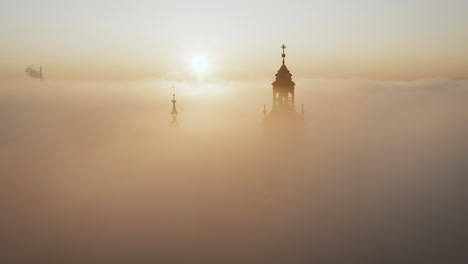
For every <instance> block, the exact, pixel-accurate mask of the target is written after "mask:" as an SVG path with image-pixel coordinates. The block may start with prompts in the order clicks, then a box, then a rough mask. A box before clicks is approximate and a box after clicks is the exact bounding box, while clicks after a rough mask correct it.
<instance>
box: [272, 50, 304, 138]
mask: <svg viewBox="0 0 468 264" xmlns="http://www.w3.org/2000/svg"><path fill="white" fill-rule="evenodd" d="M281 48H282V49H283V54H282V55H281V56H282V57H283V62H282V65H281V67H280V69H279V70H278V72H277V73H276V80H275V81H274V82H273V83H272V85H273V105H272V109H271V112H270V113H268V111H267V110H266V106H264V107H263V115H264V117H263V126H264V130H265V131H264V132H265V136H266V137H269V138H275V139H276V138H285V139H286V138H292V139H298V138H302V136H303V131H304V106H302V110H301V114H299V113H298V112H296V104H295V101H294V100H295V97H294V89H295V86H296V84H295V83H294V82H293V81H292V74H291V72H290V71H289V69H288V67H286V64H285V57H286V54H285V49H286V46H285V45H284V44H283V45H282V46H281Z"/></svg>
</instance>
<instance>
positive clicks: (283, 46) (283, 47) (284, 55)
mask: <svg viewBox="0 0 468 264" xmlns="http://www.w3.org/2000/svg"><path fill="white" fill-rule="evenodd" d="M281 48H282V49H283V55H281V57H283V65H284V58H285V57H286V54H284V50H285V49H286V46H285V45H284V44H283V45H282V46H281Z"/></svg>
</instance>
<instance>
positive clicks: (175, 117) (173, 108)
mask: <svg viewBox="0 0 468 264" xmlns="http://www.w3.org/2000/svg"><path fill="white" fill-rule="evenodd" d="M176 102H177V101H176V98H175V88H174V83H172V112H171V116H172V122H171V126H176V125H177V114H178V113H177V108H176Z"/></svg>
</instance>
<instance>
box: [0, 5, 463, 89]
mask: <svg viewBox="0 0 468 264" xmlns="http://www.w3.org/2000/svg"><path fill="white" fill-rule="evenodd" d="M467 9H468V1H464V0H447V1H435V0H424V1H423V0H413V1H403V0H396V1H370V0H353V1H340V0H331V1H279V0H274V1H264V0H262V1H243V0H241V1H192V0H190V1H189V0H187V1H183V0H175V1H127V0H117V1H91V0H84V1H58V0H42V1H35V0H18V1H5V2H4V3H3V4H2V8H1V9H0V32H1V34H2V41H1V43H0V47H1V49H0V77H6V76H12V75H15V74H17V72H18V69H23V68H24V67H25V65H26V66H27V65H34V66H36V67H38V66H39V65H43V66H45V67H47V71H48V75H49V78H53V79H81V80H83V79H93V80H103V79H104V80H135V79H154V78H164V79H167V78H169V79H174V78H180V79H184V78H185V77H186V76H185V73H184V72H180V71H178V69H180V68H181V67H183V66H184V65H186V63H187V60H190V58H191V56H193V54H206V55H205V56H206V57H209V58H211V59H212V60H213V62H216V65H217V69H216V70H217V75H216V77H217V78H219V79H225V80H245V79H249V80H250V79H252V78H255V79H263V80H265V79H267V78H268V77H269V76H270V73H271V72H272V71H274V70H276V67H277V58H276V57H275V56H272V55H273V54H276V52H277V46H278V43H280V44H281V43H283V42H286V43H287V44H288V46H289V47H290V50H289V51H288V54H289V55H290V56H289V58H288V60H289V62H290V63H291V65H294V68H295V71H294V73H295V76H296V77H297V78H310V77H314V78H345V77H353V78H371V79H392V80H407V79H419V78H468V75H467V70H466V69H468V53H467V52H466V47H467V46H468V31H467V30H466V29H467V28H468V16H467V15H466V10H467ZM64 65H66V67H64ZM249 76H250V77H249ZM252 76H255V77H252Z"/></svg>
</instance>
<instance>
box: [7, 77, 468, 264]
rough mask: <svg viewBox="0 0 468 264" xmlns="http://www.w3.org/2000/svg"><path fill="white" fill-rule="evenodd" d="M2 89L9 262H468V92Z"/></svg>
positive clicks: (411, 88) (302, 83)
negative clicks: (301, 129)
mask: <svg viewBox="0 0 468 264" xmlns="http://www.w3.org/2000/svg"><path fill="white" fill-rule="evenodd" d="M296 83H297V86H296V87H297V88H296V103H297V104H304V106H305V123H306V132H305V135H306V137H305V139H304V142H303V143H302V145H301V146H299V147H297V146H296V147H295V148H289V147H285V145H288V141H287V140H286V139H284V140H281V141H283V142H268V141H265V140H264V139H263V137H262V127H261V121H262V110H263V104H266V105H267V108H268V107H269V105H270V103H271V98H270V96H271V86H270V85H269V83H220V84H205V85H202V84H199V85H194V84H182V83H178V84H176V94H177V107H178V111H179V117H178V126H177V127H170V126H169V124H170V121H171V116H170V112H171V107H172V105H171V99H172V98H171V96H172V90H171V85H170V84H169V83H164V82H154V83H151V82H145V83H85V82H81V83H70V82H51V81H45V82H35V80H28V81H26V80H24V81H14V82H13V81H11V82H6V81H4V82H2V83H0V124H1V130H0V175H1V177H0V183H1V184H0V186H1V188H2V191H1V199H0V200H1V202H0V206H1V207H0V209H1V212H2V213H1V215H2V216H1V219H2V221H0V234H1V235H0V243H1V244H2V247H1V251H2V252H1V253H2V254H1V255H2V258H3V259H4V260H5V261H2V263H18V262H22V263H40V262H42V263H43V262H48V263H52V262H60V263H108V262H111V261H112V262H113V263H120V262H122V263H145V262H151V263H422V262H429V261H431V262H433V261H434V260H435V262H437V263H463V262H464V261H463V259H465V260H466V257H467V256H466V253H465V252H464V249H465V247H466V244H467V242H468V241H467V238H466V236H464V235H463V234H464V233H465V232H466V222H467V221H468V215H467V213H466V212H467V209H468V206H467V205H468V203H467V201H466V198H465V194H466V187H467V186H468V182H467V175H468V160H467V157H468V136H467V135H468V122H467V121H468V82H467V81H463V80H459V81H455V80H421V81H415V82H374V81H363V80H297V81H296Z"/></svg>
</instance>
